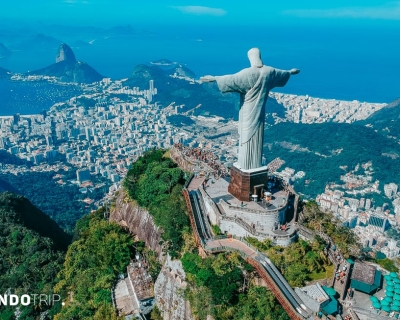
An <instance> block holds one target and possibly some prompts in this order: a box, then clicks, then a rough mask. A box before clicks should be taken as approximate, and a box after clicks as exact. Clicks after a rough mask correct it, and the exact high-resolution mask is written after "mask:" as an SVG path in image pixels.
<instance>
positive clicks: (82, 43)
mask: <svg viewBox="0 0 400 320" xmlns="http://www.w3.org/2000/svg"><path fill="white" fill-rule="evenodd" d="M90 46H91V44H90V43H89V42H86V41H82V40H77V41H75V42H73V43H72V46H71V47H73V48H85V47H90Z"/></svg>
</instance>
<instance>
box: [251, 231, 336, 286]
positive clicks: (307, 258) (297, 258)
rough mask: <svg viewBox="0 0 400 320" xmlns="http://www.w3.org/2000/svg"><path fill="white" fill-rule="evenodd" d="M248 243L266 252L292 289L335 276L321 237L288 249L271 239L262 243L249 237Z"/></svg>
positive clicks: (301, 242) (297, 243) (296, 244)
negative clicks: (276, 244) (275, 243)
mask: <svg viewBox="0 0 400 320" xmlns="http://www.w3.org/2000/svg"><path fill="white" fill-rule="evenodd" d="M246 241H248V242H249V243H250V244H252V245H253V246H255V247H256V248H257V249H259V250H260V251H262V252H264V253H265V254H266V255H267V257H268V258H270V259H271V261H272V262H273V263H274V265H275V266H276V267H277V268H278V269H279V271H280V272H281V273H282V275H283V276H284V277H285V279H286V280H287V281H288V282H289V284H290V285H291V286H292V287H302V286H304V285H306V282H307V281H312V280H320V279H326V278H330V277H332V275H333V268H334V267H333V265H332V264H331V263H330V261H329V259H328V257H327V256H326V254H325V253H324V248H325V242H324V241H323V240H322V239H321V238H320V237H316V239H315V240H314V241H310V242H307V241H304V240H302V239H299V240H298V241H296V242H293V243H291V244H290V245H289V246H287V247H281V246H275V245H273V244H272V241H271V240H269V239H267V240H264V241H262V242H261V241H258V240H257V239H256V238H251V237H248V238H246Z"/></svg>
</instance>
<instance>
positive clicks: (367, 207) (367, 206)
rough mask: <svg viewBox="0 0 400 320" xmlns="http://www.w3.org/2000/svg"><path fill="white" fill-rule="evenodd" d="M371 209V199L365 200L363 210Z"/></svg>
mask: <svg viewBox="0 0 400 320" xmlns="http://www.w3.org/2000/svg"><path fill="white" fill-rule="evenodd" d="M370 208H371V199H366V200H365V210H368V209H370Z"/></svg>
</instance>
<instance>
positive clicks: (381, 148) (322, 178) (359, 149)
mask: <svg viewBox="0 0 400 320" xmlns="http://www.w3.org/2000/svg"><path fill="white" fill-rule="evenodd" d="M360 137H362V139H360ZM264 140H265V147H264V152H265V155H266V157H267V159H269V160H272V159H274V158H276V157H280V158H281V159H283V160H285V162H286V163H285V166H288V167H290V168H293V169H295V170H296V171H300V170H302V171H305V172H306V176H305V178H303V179H301V180H296V182H295V190H296V191H297V192H300V193H302V194H305V195H306V196H307V197H311V198H315V197H316V196H317V195H318V194H320V193H321V192H323V191H324V189H325V185H326V184H327V183H328V182H340V176H341V175H343V174H344V173H345V172H344V171H343V170H342V169H340V168H339V167H340V166H348V168H349V169H354V167H355V166H356V165H357V164H361V163H366V162H368V161H372V166H373V169H374V174H373V178H374V179H377V180H379V181H380V185H379V188H380V190H381V192H382V193H383V185H384V184H386V183H390V182H396V183H397V182H398V181H400V171H399V170H394V169H393V168H398V167H400V158H395V159H392V158H390V157H386V156H382V154H383V153H386V154H388V153H389V154H390V153H392V154H397V155H400V145H399V144H397V143H396V142H395V141H394V140H389V139H387V138H386V137H384V136H382V135H381V134H379V133H377V132H375V131H374V130H373V129H371V128H368V127H364V126H359V125H354V124H341V123H323V124H294V123H288V122H284V123H279V124H276V125H273V126H269V127H268V128H267V129H266V131H265V139H264ZM284 142H289V143H291V144H292V145H299V146H300V147H301V148H307V149H308V151H306V150H303V151H293V150H290V149H288V148H287V147H286V148H284V147H283V146H282V143H284ZM337 150H341V151H340V152H337ZM335 151H336V152H335ZM316 153H319V154H321V155H317V154H316ZM373 197H374V198H375V199H374V200H375V202H376V205H381V204H382V203H383V202H384V198H383V197H382V196H381V195H376V194H374V196H373ZM385 202H387V201H385Z"/></svg>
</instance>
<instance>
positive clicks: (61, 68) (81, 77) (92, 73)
mask: <svg viewBox="0 0 400 320" xmlns="http://www.w3.org/2000/svg"><path fill="white" fill-rule="evenodd" d="M28 74H29V75H41V76H49V77H57V78H59V79H60V80H61V81H64V82H78V83H92V82H96V81H100V80H101V79H103V76H102V75H101V74H100V73H98V72H97V71H96V70H94V69H93V68H92V67H91V66H89V65H88V64H87V63H85V62H81V61H77V60H76V58H75V54H74V52H73V51H72V49H71V48H70V47H69V46H68V45H67V44H65V43H62V44H61V45H60V46H59V48H58V51H57V55H56V63H54V64H52V65H50V66H48V67H45V68H42V69H39V70H36V71H31V72H29V73H28Z"/></svg>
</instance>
